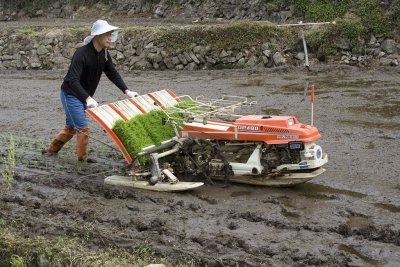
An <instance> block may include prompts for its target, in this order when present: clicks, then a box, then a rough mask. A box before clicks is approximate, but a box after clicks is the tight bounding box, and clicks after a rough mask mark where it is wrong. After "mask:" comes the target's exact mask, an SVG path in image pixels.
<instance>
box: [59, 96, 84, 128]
mask: <svg viewBox="0 0 400 267" xmlns="http://www.w3.org/2000/svg"><path fill="white" fill-rule="evenodd" d="M60 99H61V103H62V105H63V107H64V112H65V116H66V119H65V124H66V125H68V126H69V127H70V128H73V129H82V128H86V127H88V126H89V123H88V122H87V120H86V113H85V109H86V108H87V107H86V103H83V102H82V101H80V100H79V99H78V98H76V97H75V96H73V95H70V94H67V93H65V92H64V91H63V90H61V92H60Z"/></svg>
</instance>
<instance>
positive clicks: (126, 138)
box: [113, 115, 153, 156]
mask: <svg viewBox="0 0 400 267" xmlns="http://www.w3.org/2000/svg"><path fill="white" fill-rule="evenodd" d="M139 116H142V115H138V116H136V117H134V118H132V119H130V120H129V121H127V122H124V121H122V120H119V121H117V122H116V123H115V125H114V127H113V131H114V133H115V134H116V135H117V136H118V138H119V139H120V140H121V141H122V143H123V144H124V146H125V147H126V149H127V150H128V152H129V154H130V155H131V156H134V155H137V154H138V153H139V152H140V151H141V150H142V148H143V147H147V146H150V145H153V141H152V140H151V138H150V137H149V136H148V134H147V132H146V130H145V129H144V127H143V125H142V124H141V123H140V121H139V119H138V117H139Z"/></svg>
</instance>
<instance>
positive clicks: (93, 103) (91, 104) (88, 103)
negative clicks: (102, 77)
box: [86, 97, 99, 108]
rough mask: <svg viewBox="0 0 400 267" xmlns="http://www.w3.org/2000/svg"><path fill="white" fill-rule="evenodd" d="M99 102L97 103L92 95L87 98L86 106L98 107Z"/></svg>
mask: <svg viewBox="0 0 400 267" xmlns="http://www.w3.org/2000/svg"><path fill="white" fill-rule="evenodd" d="M98 105H99V104H98V103H97V101H96V100H94V99H93V98H91V97H88V98H86V106H87V108H95V107H97V106H98Z"/></svg>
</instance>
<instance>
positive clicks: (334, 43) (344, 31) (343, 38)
mask: <svg viewBox="0 0 400 267" xmlns="http://www.w3.org/2000/svg"><path fill="white" fill-rule="evenodd" d="M365 33H366V31H365V28H364V26H363V25H362V24H361V21H360V19H357V18H349V19H338V20H337V21H336V24H329V25H328V26H326V27H323V28H320V29H317V30H312V31H310V32H308V33H306V39H307V42H308V44H309V46H310V48H311V50H312V51H316V52H317V56H318V58H319V59H320V60H323V61H325V60H326V57H327V56H329V55H334V54H336V52H337V51H338V50H339V49H345V50H349V51H352V52H354V53H360V52H362V49H363V40H364V37H365Z"/></svg>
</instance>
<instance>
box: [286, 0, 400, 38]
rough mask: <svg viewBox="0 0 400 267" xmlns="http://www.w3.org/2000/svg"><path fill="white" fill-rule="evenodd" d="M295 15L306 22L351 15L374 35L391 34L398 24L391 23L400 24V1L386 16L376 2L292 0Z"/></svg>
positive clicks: (358, 0) (360, 0)
mask: <svg viewBox="0 0 400 267" xmlns="http://www.w3.org/2000/svg"><path fill="white" fill-rule="evenodd" d="M290 2H291V4H292V8H293V13H294V14H295V15H296V16H301V17H304V19H305V20H306V21H312V22H318V21H332V20H337V19H338V18H346V17H348V16H349V15H351V14H352V15H355V16H357V17H358V18H359V19H360V21H361V23H362V25H363V27H365V29H366V30H368V31H369V32H372V33H376V34H377V33H381V34H386V35H388V34H389V29H390V28H394V29H395V28H396V26H395V25H397V28H398V25H399V24H398V23H397V24H396V23H394V24H393V23H391V21H393V19H394V20H396V18H397V21H398V22H399V19H398V16H396V15H400V14H399V13H400V7H398V6H399V4H400V1H399V0H396V2H397V5H396V4H395V5H393V4H392V6H391V7H390V8H389V10H391V13H392V14H396V15H394V16H393V15H391V14H390V15H389V16H387V15H386V14H385V11H384V10H383V9H381V7H380V2H379V1H376V0H356V1H351V0H337V1H334V0H290Z"/></svg>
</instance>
